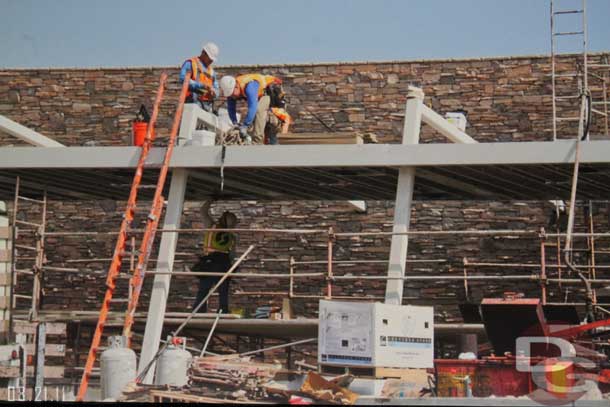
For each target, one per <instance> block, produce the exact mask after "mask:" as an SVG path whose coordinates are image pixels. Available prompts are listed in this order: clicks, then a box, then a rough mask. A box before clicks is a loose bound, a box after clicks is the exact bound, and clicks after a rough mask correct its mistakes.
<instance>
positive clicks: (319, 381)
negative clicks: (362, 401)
mask: <svg viewBox="0 0 610 407" xmlns="http://www.w3.org/2000/svg"><path fill="white" fill-rule="evenodd" d="M348 378H349V376H348ZM352 379H353V377H352ZM348 381H349V379H346V378H345V376H344V377H342V378H341V379H339V380H338V381H336V382H335V381H328V380H326V379H324V378H323V377H322V376H320V375H319V374H317V373H314V372H309V373H307V378H306V379H305V382H304V383H303V385H302V386H301V391H302V392H303V393H305V394H306V395H308V396H309V397H312V398H313V399H315V400H318V401H323V402H325V403H333V404H350V405H351V404H354V403H355V402H356V400H358V394H356V393H354V392H353V391H349V390H348V389H346V388H344V387H341V386H340V385H339V384H338V383H346V382H348Z"/></svg>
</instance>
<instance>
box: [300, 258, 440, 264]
mask: <svg viewBox="0 0 610 407" xmlns="http://www.w3.org/2000/svg"><path fill="white" fill-rule="evenodd" d="M446 262H447V260H446V259H429V260H428V259H411V260H407V263H446ZM387 263H388V260H333V264H387ZM294 264H328V260H312V261H295V262H294Z"/></svg>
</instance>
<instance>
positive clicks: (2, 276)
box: [0, 273, 11, 285]
mask: <svg viewBox="0 0 610 407" xmlns="http://www.w3.org/2000/svg"><path fill="white" fill-rule="evenodd" d="M0 285H11V273H0Z"/></svg>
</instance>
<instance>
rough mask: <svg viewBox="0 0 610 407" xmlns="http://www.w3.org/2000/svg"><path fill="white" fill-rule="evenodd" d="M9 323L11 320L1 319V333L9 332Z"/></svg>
mask: <svg viewBox="0 0 610 407" xmlns="http://www.w3.org/2000/svg"><path fill="white" fill-rule="evenodd" d="M9 325H10V321H9V320H8V319H2V320H0V332H1V333H5V332H8V327H9Z"/></svg>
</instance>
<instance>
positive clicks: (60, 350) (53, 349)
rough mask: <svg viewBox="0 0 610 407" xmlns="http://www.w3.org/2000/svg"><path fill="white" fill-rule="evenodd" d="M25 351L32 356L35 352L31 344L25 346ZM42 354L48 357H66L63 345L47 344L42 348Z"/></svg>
mask: <svg viewBox="0 0 610 407" xmlns="http://www.w3.org/2000/svg"><path fill="white" fill-rule="evenodd" d="M25 349H26V352H27V354H28V355H33V354H34V353H35V352H36V347H35V346H34V344H33V343H28V344H26V345H25ZM44 353H45V354H46V355H47V356H48V357H51V356H61V357H63V356H65V355H66V345H63V344H55V343H47V345H46V346H45V347H44Z"/></svg>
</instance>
